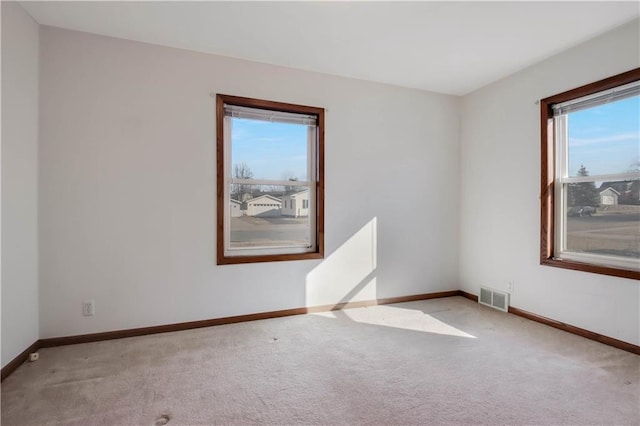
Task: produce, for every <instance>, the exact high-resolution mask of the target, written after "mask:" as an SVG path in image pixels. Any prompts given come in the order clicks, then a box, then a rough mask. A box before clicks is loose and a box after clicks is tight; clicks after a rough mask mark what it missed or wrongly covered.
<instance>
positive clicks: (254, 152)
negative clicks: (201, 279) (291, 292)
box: [217, 95, 324, 264]
mask: <svg viewBox="0 0 640 426" xmlns="http://www.w3.org/2000/svg"><path fill="white" fill-rule="evenodd" d="M217 103H218V105H217V126H218V132H217V134H218V142H217V153H218V158H217V164H218V179H219V181H218V203H219V205H218V263H219V264H224V263H245V262H262V261H275V260H297V259H310V258H321V257H322V254H323V253H322V252H323V241H322V236H323V234H324V233H323V226H324V216H323V205H324V200H323V197H324V182H323V176H324V175H323V164H322V163H323V159H324V152H323V146H324V143H323V137H324V129H323V126H324V110H323V109H322V108H315V107H306V106H300V105H291V104H284V103H278V102H271V101H263V100H257V99H250V98H239V97H234V96H226V95H218V97H217Z"/></svg>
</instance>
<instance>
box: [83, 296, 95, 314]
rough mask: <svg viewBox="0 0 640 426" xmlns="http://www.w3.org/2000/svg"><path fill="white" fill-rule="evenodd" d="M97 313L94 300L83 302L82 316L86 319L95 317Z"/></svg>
mask: <svg viewBox="0 0 640 426" xmlns="http://www.w3.org/2000/svg"><path fill="white" fill-rule="evenodd" d="M94 313H95V302H94V301H93V300H85V301H84V302H82V315H84V316H85V317H90V316H93V314H94Z"/></svg>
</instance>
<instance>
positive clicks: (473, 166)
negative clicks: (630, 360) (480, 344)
mask: <svg viewBox="0 0 640 426" xmlns="http://www.w3.org/2000/svg"><path fill="white" fill-rule="evenodd" d="M639 26H640V23H639V21H638V20H635V21H633V22H631V23H629V24H627V25H624V26H622V27H620V28H618V29H615V30H613V31H611V32H609V33H606V34H604V35H602V36H600V37H597V38H595V39H592V40H590V41H588V42H586V43H583V44H581V45H579V46H577V47H575V48H573V49H571V50H568V51H566V52H563V53H561V54H559V55H556V56H554V57H552V58H550V59H548V60H546V61H544V62H541V63H539V64H537V65H534V66H532V67H530V68H527V69H526V70H523V71H521V72H519V73H517V74H515V75H512V76H511V77H508V78H505V79H504V80H501V81H499V82H497V83H494V84H492V85H490V86H487V87H485V88H483V89H480V90H478V91H477V92H475V93H472V94H470V95H467V96H465V98H464V99H463V105H462V130H461V144H462V145H461V153H462V157H461V161H462V162H461V173H462V174H461V179H462V184H461V185H462V191H461V209H462V215H461V221H460V235H461V239H460V242H461V245H460V265H461V268H460V280H461V285H462V288H463V289H464V290H466V291H469V292H473V293H477V291H478V289H479V286H480V285H484V286H488V287H493V288H496V289H502V290H507V285H508V282H509V281H513V282H514V283H515V286H514V292H513V294H512V298H511V304H512V305H513V306H516V307H518V308H521V309H525V310H527V311H531V312H535V313H537V314H539V315H543V316H546V317H549V318H553V319H556V320H559V321H562V322H565V323H568V324H571V325H575V326H578V327H582V328H585V329H587V330H591V331H595V332H597V333H601V334H604V335H606V336H611V337H614V338H617V339H620V340H624V341H626V342H630V343H634V344H636V345H638V344H640V286H639V285H638V282H636V281H634V280H630V279H624V278H615V277H608V276H605V275H597V274H590V273H586V272H580V271H571V270H563V269H559V268H552V267H549V266H541V265H540V264H539V258H540V255H539V253H540V251H539V247H540V239H539V236H540V200H539V195H540V112H539V106H538V105H536V101H537V100H539V99H543V98H545V97H548V96H551V95H554V94H557V93H561V92H564V91H566V90H569V89H573V88H575V87H578V86H581V85H584V84H587V83H591V82H594V81H597V80H600V79H603V78H606V77H609V76H612V75H615V74H619V73H621V72H624V71H627V70H630V69H633V68H637V67H638V66H640V34H639V31H638V29H639ZM631 161H632V159H630V162H631ZM487 188H491V190H487Z"/></svg>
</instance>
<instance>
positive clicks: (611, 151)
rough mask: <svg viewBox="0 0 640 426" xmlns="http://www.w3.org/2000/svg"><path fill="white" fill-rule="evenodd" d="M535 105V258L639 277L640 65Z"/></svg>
mask: <svg viewBox="0 0 640 426" xmlns="http://www.w3.org/2000/svg"><path fill="white" fill-rule="evenodd" d="M540 112H541V127H542V131H541V138H542V147H541V148H542V163H541V184H542V190H541V197H540V200H541V228H540V263H541V264H543V265H550V266H556V267H560V268H567V269H575V270H581V271H586V272H593V273H599V274H605V275H612V276H619V277H626V278H633V279H640V68H636V69H634V70H631V71H628V72H625V73H623V74H619V75H616V76H613V77H610V78H607V79H604V80H601V81H598V82H595V83H592V84H588V85H585V86H582V87H578V88H576V89H573V90H569V91H567V92H563V93H560V94H558V95H554V96H551V97H548V98H546V99H543V100H541V101H540Z"/></svg>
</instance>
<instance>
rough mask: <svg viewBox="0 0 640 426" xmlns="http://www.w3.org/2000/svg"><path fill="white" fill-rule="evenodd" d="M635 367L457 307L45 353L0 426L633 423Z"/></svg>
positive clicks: (465, 303)
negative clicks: (61, 425) (49, 425)
mask: <svg viewBox="0 0 640 426" xmlns="http://www.w3.org/2000/svg"><path fill="white" fill-rule="evenodd" d="M639 379H640V357H639V356H637V355H633V354H631V353H627V352H624V351H621V350H618V349H615V348H612V347H608V346H605V345H602V344H600V343H597V342H593V341H590V340H587V339H584V338H581V337H578V336H574V335H571V334H568V333H565V332H562V331H559V330H556V329H553V328H549V327H546V326H544V325H541V324H537V323H534V322H531V321H528V320H526V319H523V318H519V317H516V316H513V315H510V314H505V313H502V312H499V311H495V310H492V309H490V308H486V307H483V306H480V305H478V304H476V303H473V302H471V301H469V300H467V299H464V298H461V297H451V298H445V299H434V300H427V301H418V302H409V303H402V304H396V305H386V306H375V307H369V308H358V309H350V310H344V311H335V312H331V313H323V314H311V315H301V316H294V317H286V318H277V319H270V320H263V321H255V322H248V323H241V324H230V325H224V326H218V327H211V328H205V329H198V330H189V331H181V332H175V333H166V334H158V335H152V336H143V337H134V338H128V339H120V340H113V341H106V342H96V343H87V344H81V345H72V346H63V347H58V348H50V349H42V350H41V351H40V360H39V361H37V362H34V363H26V364H24V365H22V366H21V367H20V368H18V369H17V370H16V371H15V372H14V373H13V374H12V375H11V376H10V377H9V378H7V379H6V380H5V381H4V382H3V383H2V425H3V426H9V425H27V424H29V425H41V424H69V425H161V424H169V425H197V424H222V425H250V424H267V425H275V424H278V425H281V424H296V425H297V424H305V425H307V424H332V425H333V424H358V425H361V424H362V425H392V424H398V425H400V424H401V425H406V424H490V425H495V424H518V425H520V424H527V425H538V424H540V425H551V424H553V425H558V424H563V425H585V424H590V425H592V424H598V425H609V424H611V425H635V424H640V384H639Z"/></svg>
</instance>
